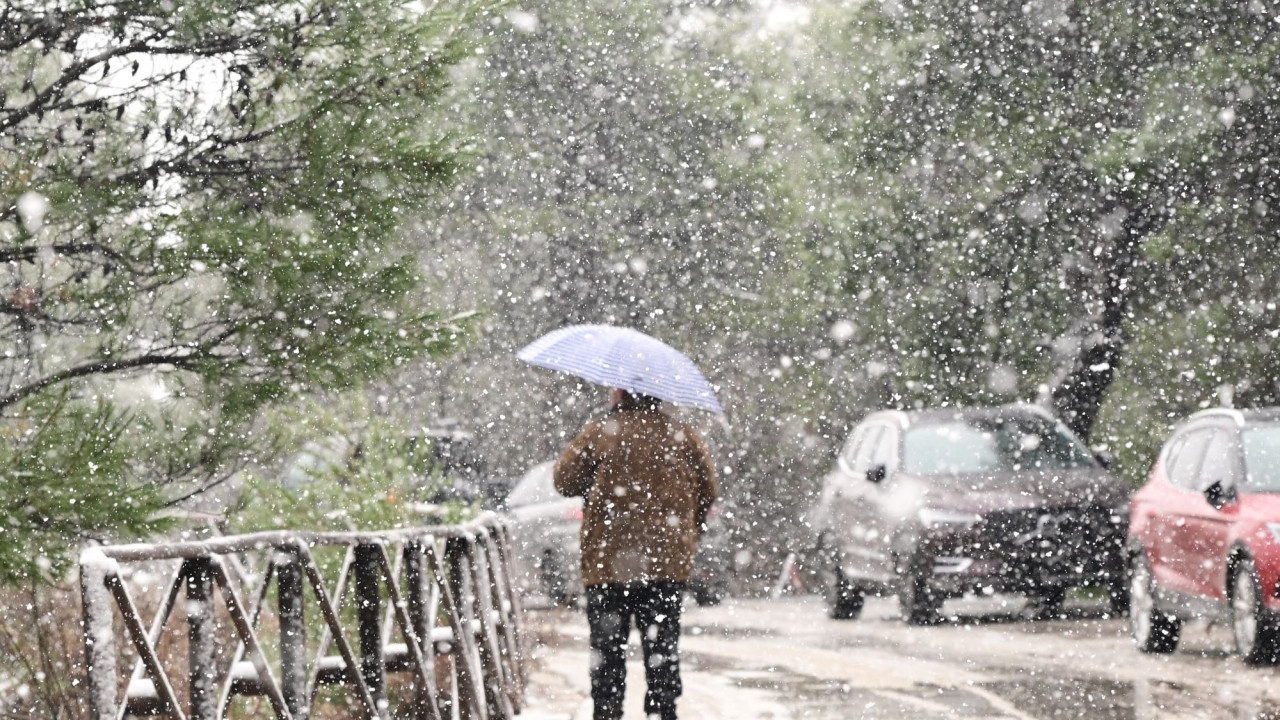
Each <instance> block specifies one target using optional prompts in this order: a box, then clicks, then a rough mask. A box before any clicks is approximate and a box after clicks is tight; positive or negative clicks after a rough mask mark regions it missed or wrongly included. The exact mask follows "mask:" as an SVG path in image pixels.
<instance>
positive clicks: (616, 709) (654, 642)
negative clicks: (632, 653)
mask: <svg viewBox="0 0 1280 720" xmlns="http://www.w3.org/2000/svg"><path fill="white" fill-rule="evenodd" d="M683 591H684V583H682V582H670V581H662V582H645V583H606V584H603V585H592V586H590V587H588V588H587V624H588V625H590V627H591V701H592V704H593V706H594V708H595V713H594V716H593V717H594V720H619V719H620V718H621V717H622V698H623V696H624V695H625V693H626V689H627V688H626V685H627V668H626V657H627V637H628V636H629V635H630V634H631V625H632V622H634V623H635V626H636V629H637V630H639V631H640V647H641V648H642V649H643V650H644V674H645V680H647V681H648V685H649V691H648V692H647V693H645V696H644V712H645V715H646V716H648V717H650V718H653V717H657V718H660V720H675V718H676V698H678V697H680V692H681V690H682V688H681V685H680V648H679V643H680V602H681V594H682V593H683Z"/></svg>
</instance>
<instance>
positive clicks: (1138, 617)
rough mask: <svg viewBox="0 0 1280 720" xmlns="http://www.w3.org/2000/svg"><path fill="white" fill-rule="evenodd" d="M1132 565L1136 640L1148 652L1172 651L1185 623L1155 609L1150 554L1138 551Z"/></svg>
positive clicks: (1131, 618) (1131, 605) (1131, 610)
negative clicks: (1148, 557) (1148, 558)
mask: <svg viewBox="0 0 1280 720" xmlns="http://www.w3.org/2000/svg"><path fill="white" fill-rule="evenodd" d="M1132 562H1133V565H1132V568H1131V570H1130V572H1129V626H1130V627H1131V628H1132V629H1133V641H1134V642H1135V643H1136V644H1137V645H1138V649H1139V650H1141V651H1142V652H1145V653H1170V652H1173V651H1174V650H1175V649H1177V647H1178V637H1179V635H1180V634H1181V633H1182V620H1180V619H1178V618H1177V617H1176V616H1174V615H1170V614H1168V613H1165V612H1162V611H1161V610H1160V609H1159V608H1157V607H1156V598H1155V587H1156V584H1155V578H1154V577H1152V575H1151V564H1150V563H1149V562H1148V561H1147V553H1146V552H1145V551H1142V550H1139V551H1138V552H1137V553H1136V554H1135V555H1134V556H1133V561H1132Z"/></svg>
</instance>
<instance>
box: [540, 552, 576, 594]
mask: <svg viewBox="0 0 1280 720" xmlns="http://www.w3.org/2000/svg"><path fill="white" fill-rule="evenodd" d="M539 565H540V567H539V571H540V572H539V573H538V579H539V581H540V582H541V584H542V592H543V594H545V595H546V596H547V597H548V598H550V600H551V602H553V603H555V604H556V605H567V604H568V602H569V588H568V582H567V581H566V580H565V577H564V571H563V570H561V569H560V562H559V561H558V560H556V556H555V555H554V554H552V553H551V552H549V551H548V552H547V553H545V554H543V556H542V562H541V563H539Z"/></svg>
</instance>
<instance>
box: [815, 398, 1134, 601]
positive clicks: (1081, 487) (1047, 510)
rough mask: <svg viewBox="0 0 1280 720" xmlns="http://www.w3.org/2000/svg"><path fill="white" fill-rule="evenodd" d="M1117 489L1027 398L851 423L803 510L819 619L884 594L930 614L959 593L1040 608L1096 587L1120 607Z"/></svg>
mask: <svg viewBox="0 0 1280 720" xmlns="http://www.w3.org/2000/svg"><path fill="white" fill-rule="evenodd" d="M1128 516H1129V515H1128V492H1127V491H1126V490H1125V488H1124V487H1123V485H1122V484H1121V483H1120V482H1119V481H1118V480H1117V479H1115V478H1114V477H1112V476H1111V475H1110V474H1109V473H1108V472H1107V470H1106V468H1105V467H1103V464H1102V463H1101V462H1100V461H1099V460H1098V459H1097V458H1095V457H1094V456H1093V455H1092V454H1091V453H1090V452H1089V450H1088V449H1087V448H1086V447H1085V446H1084V444H1083V443H1081V442H1080V441H1079V440H1078V439H1077V438H1076V437H1075V436H1073V435H1072V434H1071V432H1070V431H1068V430H1067V428H1066V427H1065V426H1064V425H1062V424H1061V423H1059V422H1057V421H1055V420H1054V419H1053V418H1052V417H1051V416H1050V415H1049V414H1048V413H1046V412H1045V411H1043V410H1041V409H1039V408H1036V407H1033V406H1005V407H998V408H985V409H942V410H925V411H915V412H901V411H884V412H877V413H873V414H871V415H869V416H867V417H866V419H864V420H863V421H862V422H861V423H859V424H858V426H857V427H856V428H855V429H854V431H853V433H852V434H851V435H850V437H849V439H848V442H847V443H846V444H845V446H844V448H843V449H842V450H841V451H840V454H839V457H838V458H837V459H836V463H835V467H834V468H833V469H832V470H831V472H830V473H829V474H828V475H827V477H826V479H825V482H824V485H823V489H822V495H821V498H820V500H819V502H818V505H817V507H816V508H815V509H814V512H813V514H812V516H811V521H812V522H813V524H814V526H815V528H817V529H818V530H819V539H818V544H819V550H820V557H821V559H820V563H821V569H822V574H823V575H825V576H826V584H827V590H828V592H827V596H828V609H829V613H830V615H831V617H833V618H838V619H851V618H856V617H857V616H858V615H859V614H860V613H861V611H862V605H863V600H864V598H865V596H866V595H867V594H894V593H896V594H897V596H898V599H899V603H900V605H901V608H902V614H903V616H904V617H905V619H906V620H907V621H908V622H910V623H913V624H923V623H928V622H932V621H933V620H935V619H936V617H937V615H938V612H939V609H940V607H941V604H942V602H943V600H945V599H946V598H949V597H955V596H960V595H963V594H964V593H966V592H983V593H992V592H1008V593H1023V594H1025V595H1027V596H1028V597H1029V599H1031V600H1032V602H1033V603H1034V606H1035V607H1036V608H1038V609H1039V610H1040V612H1042V613H1046V614H1048V613H1056V612H1058V611H1059V610H1060V609H1061V606H1062V603H1063V600H1064V598H1065V595H1066V591H1067V589H1068V588H1071V587H1075V586H1102V587H1104V588H1106V589H1107V590H1109V591H1110V596H1111V604H1112V606H1113V607H1114V609H1115V610H1116V611H1123V610H1124V609H1125V607H1126V604H1127V597H1126V589H1127V588H1126V586H1125V583H1124V556H1123V550H1124V540H1125V529H1126V525H1127V522H1128Z"/></svg>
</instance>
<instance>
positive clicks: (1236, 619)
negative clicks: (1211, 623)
mask: <svg viewBox="0 0 1280 720" xmlns="http://www.w3.org/2000/svg"><path fill="white" fill-rule="evenodd" d="M1231 629H1232V631H1233V634H1234V635H1235V638H1236V650H1239V651H1240V656H1241V657H1243V658H1244V661H1245V662H1247V663H1249V664H1251V665H1260V664H1263V663H1273V662H1276V660H1277V655H1280V627H1278V624H1277V622H1276V619H1275V618H1273V617H1272V616H1271V615H1270V614H1269V613H1268V612H1267V609H1266V605H1265V604H1264V603H1263V602H1262V586H1261V583H1260V582H1259V581H1258V568H1257V566H1256V565H1254V563H1253V561H1252V560H1250V559H1249V558H1244V559H1242V560H1240V561H1239V562H1237V563H1236V567H1235V573H1234V574H1233V575H1232V580H1231Z"/></svg>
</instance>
